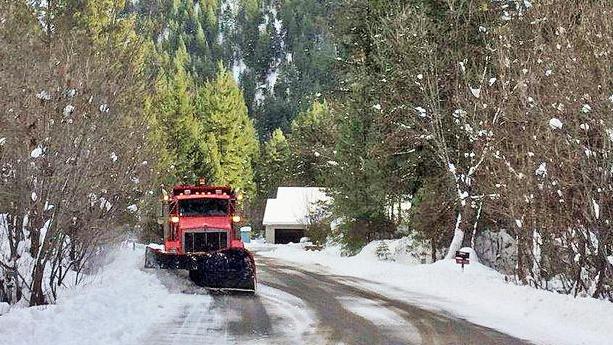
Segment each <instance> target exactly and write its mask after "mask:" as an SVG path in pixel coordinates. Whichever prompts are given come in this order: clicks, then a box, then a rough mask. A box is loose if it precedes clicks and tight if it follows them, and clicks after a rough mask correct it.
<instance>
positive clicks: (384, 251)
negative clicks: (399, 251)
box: [375, 241, 393, 261]
mask: <svg viewBox="0 0 613 345" xmlns="http://www.w3.org/2000/svg"><path fill="white" fill-rule="evenodd" d="M375 253H376V254H377V258H379V260H382V261H393V258H392V253H391V252H390V248H389V247H388V246H387V243H386V241H379V244H378V245H377V251H376V252H375Z"/></svg>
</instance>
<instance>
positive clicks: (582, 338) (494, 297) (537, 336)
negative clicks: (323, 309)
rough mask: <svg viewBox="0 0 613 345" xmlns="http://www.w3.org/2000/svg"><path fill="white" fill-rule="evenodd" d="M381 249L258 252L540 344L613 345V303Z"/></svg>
mask: <svg viewBox="0 0 613 345" xmlns="http://www.w3.org/2000/svg"><path fill="white" fill-rule="evenodd" d="M260 247H262V246H261V245H260ZM374 247H376V246H372V245H371V246H367V247H366V248H365V250H366V252H363V253H360V254H358V255H356V256H353V257H339V256H338V255H337V254H336V253H337V252H338V251H337V250H328V251H322V252H316V251H305V250H304V249H302V247H301V246H300V245H270V246H269V248H268V250H266V251H265V250H262V249H263V248H260V251H258V253H259V254H260V255H262V256H266V257H272V258H278V259H282V260H285V261H287V262H292V263H295V264H299V265H298V266H299V267H300V268H302V269H306V270H309V269H311V270H316V271H318V272H319V273H322V272H321V271H322V266H323V269H324V270H325V272H323V273H327V274H333V275H339V276H348V277H356V278H361V279H364V280H367V281H366V282H364V283H363V285H362V286H360V287H362V288H366V289H369V290H372V291H374V292H377V293H380V294H382V295H386V296H389V297H391V298H395V299H399V300H404V301H408V302H410V303H412V304H415V305H419V306H422V307H424V308H427V309H431V310H440V311H444V312H449V313H452V314H454V315H456V316H458V317H461V318H465V319H467V320H468V321H471V322H473V323H476V324H480V325H483V326H486V327H489V328H493V329H497V330H499V331H501V332H504V333H507V334H509V335H512V336H516V337H518V338H523V339H528V340H531V341H533V342H535V343H537V344H551V345H579V344H585V345H599V344H602V345H610V344H611V341H612V339H613V338H612V337H611V334H612V333H611V330H612V329H613V303H610V302H607V301H601V300H596V299H592V298H573V297H571V296H567V295H561V294H556V293H552V292H547V291H542V290H536V289H533V288H530V287H526V286H518V285H515V284H513V283H509V282H506V281H505V278H504V276H503V275H501V274H499V273H498V272H496V271H494V270H492V269H490V268H488V267H486V266H483V265H481V264H479V263H476V262H474V261H472V260H471V263H470V265H467V266H466V267H465V270H464V272H462V269H461V268H460V266H459V265H457V264H456V263H455V261H451V260H447V261H438V262H436V263H433V264H425V265H408V264H406V263H396V262H389V261H379V260H378V259H377V257H376V255H375V254H374V253H372V249H373V248H374ZM390 247H391V246H390ZM473 257H474V253H472V254H471V258H473ZM341 279H342V278H341Z"/></svg>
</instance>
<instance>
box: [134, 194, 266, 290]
mask: <svg viewBox="0 0 613 345" xmlns="http://www.w3.org/2000/svg"><path fill="white" fill-rule="evenodd" d="M239 199H240V195H238V194H236V193H235V192H234V191H233V190H232V188H230V187H228V186H209V185H205V184H204V183H201V184H198V185H178V186H175V187H174V188H173V189H172V191H171V193H170V194H166V193H165V192H163V201H162V212H161V213H162V214H161V218H160V220H159V222H158V223H160V225H162V227H163V229H164V249H163V250H162V249H161V248H159V247H157V246H149V247H147V253H146V258H145V267H147V268H168V269H187V270H189V271H190V277H191V279H192V280H193V281H194V282H195V283H196V284H198V285H201V286H204V287H209V288H219V289H234V290H247V291H252V290H255V280H256V278H255V261H254V259H253V255H252V254H251V253H250V252H249V251H247V250H246V249H245V248H244V245H243V243H242V241H241V240H240V236H239V234H238V231H237V229H236V227H237V225H238V223H239V222H240V217H239V216H238V215H237V214H236V203H237V201H238V200H239Z"/></svg>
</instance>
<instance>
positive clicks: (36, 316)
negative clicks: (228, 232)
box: [0, 246, 210, 345]
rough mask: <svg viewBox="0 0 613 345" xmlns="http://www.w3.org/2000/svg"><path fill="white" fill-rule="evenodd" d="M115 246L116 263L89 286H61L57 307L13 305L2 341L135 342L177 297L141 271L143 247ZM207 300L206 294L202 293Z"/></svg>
mask: <svg viewBox="0 0 613 345" xmlns="http://www.w3.org/2000/svg"><path fill="white" fill-rule="evenodd" d="M143 248H144V247H142V246H138V247H137V249H136V250H135V251H133V250H132V248H131V246H130V248H120V249H117V251H116V252H115V253H112V254H111V255H112V257H113V258H114V261H113V262H112V263H111V264H109V265H108V266H106V267H105V268H104V270H103V272H102V273H101V274H100V275H99V276H97V277H96V278H95V280H94V281H93V282H91V283H89V284H86V285H82V286H77V287H74V288H70V289H63V290H61V292H60V297H59V298H58V302H57V304H56V305H48V306H41V307H34V308H21V309H13V310H11V311H10V312H9V313H8V314H6V315H3V316H0V344H11V345H20V344H24V345H31V344H38V345H45V344H61V345H71V344H75V345H77V344H78V345H82V344H88V345H97V344H100V345H108V344H114V345H123V344H125V345H128V344H135V343H137V342H138V340H139V339H141V338H142V337H144V336H145V335H146V333H147V332H149V331H150V327H151V325H153V324H155V323H156V322H158V321H159V320H160V319H161V318H163V317H165V316H169V315H173V314H175V313H177V312H178V311H176V310H174V309H175V307H176V306H177V305H181V303H175V302H176V300H177V299H184V298H190V297H192V298H193V296H189V295H180V294H172V293H171V292H169V291H168V289H167V288H166V287H165V286H164V285H163V284H162V283H161V282H160V280H159V279H158V278H157V277H156V275H154V274H151V273H148V272H145V271H143V270H141V267H142V266H143V250H144V249H143ZM198 297H199V298H201V299H209V300H210V297H208V296H198Z"/></svg>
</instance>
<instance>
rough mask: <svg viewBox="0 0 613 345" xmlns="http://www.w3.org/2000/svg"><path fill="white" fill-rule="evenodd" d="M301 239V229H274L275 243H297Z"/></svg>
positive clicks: (302, 233)
mask: <svg viewBox="0 0 613 345" xmlns="http://www.w3.org/2000/svg"><path fill="white" fill-rule="evenodd" d="M302 237H304V230H302V229H275V243H279V244H287V243H290V242H293V243H298V242H300V239H301V238H302Z"/></svg>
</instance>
